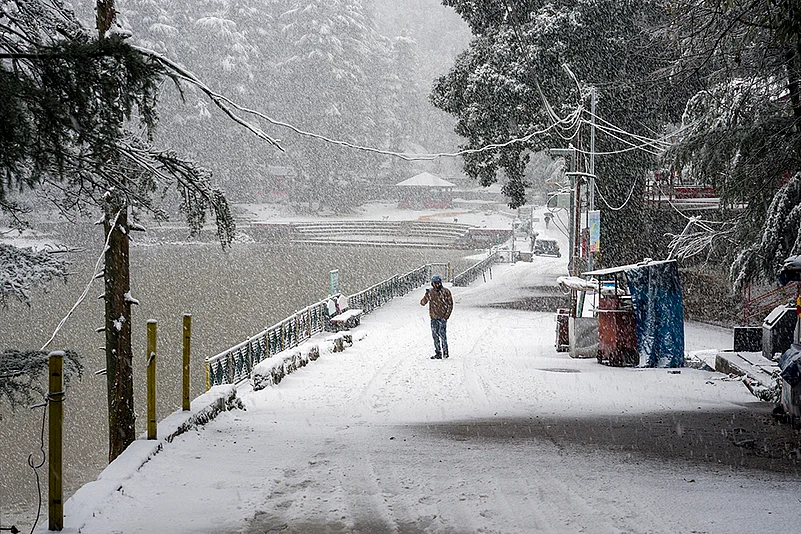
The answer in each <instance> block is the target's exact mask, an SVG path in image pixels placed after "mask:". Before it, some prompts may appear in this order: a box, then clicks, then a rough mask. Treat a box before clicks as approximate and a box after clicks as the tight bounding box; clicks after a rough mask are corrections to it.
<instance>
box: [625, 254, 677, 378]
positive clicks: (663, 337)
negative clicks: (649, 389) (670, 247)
mask: <svg viewBox="0 0 801 534" xmlns="http://www.w3.org/2000/svg"><path fill="white" fill-rule="evenodd" d="M626 278H627V279H628V285H629V292H630V293H631V300H632V304H633V305H634V314H635V316H636V318H637V326H636V329H637V344H638V345H639V352H640V365H645V366H648V367H682V366H683V365H684V304H683V301H682V297H681V284H680V283H679V268H678V265H677V264H676V262H675V261H665V262H654V263H648V264H644V265H632V266H631V268H630V269H626Z"/></svg>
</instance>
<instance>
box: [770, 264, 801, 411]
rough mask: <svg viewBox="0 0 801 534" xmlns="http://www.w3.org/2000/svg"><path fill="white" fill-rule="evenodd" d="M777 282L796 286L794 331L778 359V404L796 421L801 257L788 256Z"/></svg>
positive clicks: (800, 380) (800, 377) (800, 386)
mask: <svg viewBox="0 0 801 534" xmlns="http://www.w3.org/2000/svg"><path fill="white" fill-rule="evenodd" d="M778 280H779V283H780V284H781V285H783V286H784V285H787V284H790V283H795V284H796V309H795V331H794V333H793V337H792V344H791V345H790V348H788V349H787V350H786V351H785V352H784V353H783V354H782V356H781V358H780V359H779V370H780V376H781V385H782V391H781V398H780V403H781V405H782V407H783V408H784V410H785V413H787V414H789V415H790V416H791V417H793V419H797V418H799V417H801V256H790V257H789V258H787V259H786V260H784V265H782V268H781V269H780V270H779V274H778ZM777 309H778V308H777ZM775 311H776V310H774V312H775ZM764 329H765V327H764V325H763V334H762V335H763V341H762V343H763V345H764V344H765V339H764V338H765V336H766V335H768V332H766V331H765V330H764Z"/></svg>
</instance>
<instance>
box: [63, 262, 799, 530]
mask: <svg viewBox="0 0 801 534" xmlns="http://www.w3.org/2000/svg"><path fill="white" fill-rule="evenodd" d="M550 267H552V266H550V265H549V264H548V263H547V261H546V262H534V263H518V264H516V265H508V264H507V265H502V266H497V267H496V268H494V271H493V272H494V276H493V278H492V280H491V281H490V282H488V283H486V284H484V283H482V282H477V283H476V284H474V285H473V286H472V287H469V288H453V294H454V299H455V303H456V305H455V311H454V313H453V316H452V318H451V321H450V322H449V339H450V353H451V358H450V359H449V360H445V361H439V360H430V359H429V355H430V354H431V353H432V351H433V349H432V343H431V339H430V333H429V327H428V318H427V313H426V310H425V309H424V308H422V307H420V305H419V302H418V301H419V298H420V296H421V295H422V290H418V291H417V292H415V293H412V294H410V295H407V296H406V297H404V298H401V299H397V300H395V301H393V302H391V303H390V304H388V305H387V306H385V307H383V308H381V309H379V310H377V311H375V312H374V313H373V314H371V315H369V316H367V317H365V319H364V320H363V323H362V326H361V327H359V330H360V331H361V332H363V333H364V334H366V337H365V338H364V339H363V340H361V341H358V342H356V343H355V344H354V345H353V346H352V347H350V348H348V349H347V350H346V351H345V352H342V353H338V354H333V355H331V354H329V355H326V356H324V357H321V358H320V359H319V360H317V361H315V362H312V363H310V364H309V365H308V366H306V367H304V368H302V369H300V370H298V371H296V372H295V373H293V374H291V375H289V376H288V377H287V378H285V379H284V380H283V381H282V382H281V383H280V384H279V385H278V386H275V387H270V388H267V389H266V390H262V391H258V392H253V391H250V390H249V389H248V388H247V387H245V388H242V389H241V390H240V396H241V397H242V398H243V400H244V403H245V406H246V408H247V409H246V410H245V411H241V410H234V411H231V412H226V413H223V414H221V415H220V416H218V418H217V419H216V420H214V421H212V422H210V423H209V424H207V425H206V426H205V427H203V428H200V429H197V430H195V431H192V432H189V433H187V434H184V435H182V436H179V437H178V438H176V439H175V441H173V442H172V443H170V444H166V445H165V447H164V450H163V451H162V452H160V453H159V454H157V455H156V456H154V457H153V458H152V459H151V460H150V461H149V462H148V463H146V464H145V465H144V467H142V468H141V469H140V470H139V472H137V473H135V474H133V475H132V476H131V478H130V479H128V480H127V481H126V482H125V483H124V484H123V485H122V487H121V488H120V489H119V491H117V492H116V493H115V494H114V496H113V497H112V498H110V499H109V500H108V501H105V502H96V503H93V504H92V505H87V506H91V508H92V511H93V512H94V517H91V515H92V514H88V516H89V517H91V519H89V520H88V522H87V523H86V524H85V525H84V527H83V528H82V529H81V532H83V533H86V534H90V533H109V532H125V533H139V532H141V533H150V532H181V533H225V532H228V533H233V532H243V533H256V532H259V533H261V532H294V533H309V532H311V533H323V532H361V533H368V532H369V533H373V532H408V533H415V532H442V533H462V532H502V533H515V532H553V533H565V532H568V533H569V532H591V533H607V532H608V533H619V532H633V533H642V532H666V533H668V532H669V533H675V532H708V533H713V532H719V533H729V532H741V533H749V532H754V533H755V532H773V533H780V532H798V531H799V521H801V509H799V506H798V502H799V499H798V494H799V488H800V487H801V478H799V474H798V471H797V469H796V468H795V467H794V464H793V463H792V462H791V461H788V460H782V459H777V458H776V457H771V456H770V454H767V455H766V454H762V455H760V454H758V453H759V450H758V447H753V446H752V447H750V448H749V446H747V445H743V443H745V442H744V441H742V440H741V441H742V442H741V443H739V445H738V442H737V440H738V439H739V437H742V436H741V434H743V433H747V432H749V431H759V432H764V433H766V434H767V433H770V434H771V436H773V437H776V436H779V437H782V436H784V435H789V434H788V432H790V431H789V430H787V429H786V428H782V427H776V426H775V425H771V424H770V421H769V417H768V416H767V415H766V414H767V413H768V412H769V409H770V406H768V405H766V404H764V403H760V402H758V401H756V399H755V398H753V397H752V396H751V395H750V394H749V393H748V391H747V390H746V388H745V387H743V385H742V384H741V383H739V382H736V381H727V380H723V379H722V378H723V377H722V375H720V374H716V373H710V372H704V371H699V370H694V369H682V370H681V372H680V374H671V373H668V372H667V371H666V370H665V369H621V368H609V367H606V366H602V365H599V364H598V363H597V362H596V361H595V360H576V359H571V358H570V357H569V356H567V355H566V354H564V353H557V352H555V350H554V347H553V345H554V328H555V323H554V316H553V314H547V313H538V312H526V311H519V310H512V309H506V308H502V307H489V306H487V305H488V304H492V303H495V302H506V301H508V298H509V297H510V295H515V294H517V295H520V294H522V293H523V292H525V291H526V289H525V288H528V287H530V286H531V284H532V282H533V281H536V280H539V279H540V278H542V277H544V276H545V275H546V274H547V272H548V270H549V269H550ZM727 334H730V332H727V331H726V330H722V329H712V332H711V331H710V327H703V328H698V327H697V325H692V324H688V326H687V338H688V345H687V349H688V350H694V349H699V348H706V345H708V344H710V341H713V340H714V339H715V338H713V337H710V336H718V338H719V339H721V341H722V340H723V339H724V337H725V336H726V335H727ZM745 435H748V434H745ZM752 445H753V444H752ZM79 511H82V512H86V510H76V509H75V507H73V508H71V503H69V502H68V503H67V513H68V514H69V513H76V512H79Z"/></svg>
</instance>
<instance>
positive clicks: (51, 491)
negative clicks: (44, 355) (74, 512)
mask: <svg viewBox="0 0 801 534" xmlns="http://www.w3.org/2000/svg"><path fill="white" fill-rule="evenodd" d="M48 357H49V371H50V383H49V389H50V394H49V396H48V401H49V402H48V407H49V409H50V421H49V423H50V425H49V427H50V428H49V431H50V437H49V442H48V450H49V452H50V454H49V456H50V465H49V468H48V507H47V513H48V519H49V526H48V530H62V529H63V528H64V500H63V492H62V486H63V478H62V450H63V448H62V435H63V429H64V405H63V401H64V352H63V351H60V350H54V351H53V352H51V353H50V354H49V355H48Z"/></svg>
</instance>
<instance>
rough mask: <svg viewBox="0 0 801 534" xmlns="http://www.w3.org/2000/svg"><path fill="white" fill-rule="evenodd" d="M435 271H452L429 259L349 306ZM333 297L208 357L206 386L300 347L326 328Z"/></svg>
mask: <svg viewBox="0 0 801 534" xmlns="http://www.w3.org/2000/svg"><path fill="white" fill-rule="evenodd" d="M434 273H443V274H445V278H446V279H447V276H448V274H449V273H450V264H448V263H429V264H427V265H423V266H421V267H418V268H417V269H415V270H413V271H410V272H408V273H406V274H402V275H395V276H393V277H392V278H388V279H387V280H384V281H383V282H379V283H377V284H375V285H373V286H371V287H368V288H367V289H365V290H363V291H360V292H358V293H356V294H353V295H351V296H350V297H348V306H349V307H350V308H359V309H361V310H362V312H363V313H365V314H368V313H370V312H371V311H373V310H375V309H376V308H378V307H380V306H383V305H384V304H386V303H387V302H389V301H390V300H392V299H393V298H394V297H400V296H403V295H406V294H407V293H409V292H410V291H412V290H413V289H416V288H418V287H420V286H422V285H424V284H425V283H426V282H428V281H429V280H430V279H431V276H433V274H434ZM329 298H330V297H328V298H326V299H323V300H321V301H320V302H318V303H316V304H312V305H311V306H309V307H307V308H304V309H303V310H301V311H299V312H297V313H295V314H293V315H291V316H290V317H287V318H286V319H284V320H283V321H281V322H279V323H276V324H275V325H273V326H271V327H270V328H267V329H265V330H263V331H261V332H259V333H258V334H256V335H255V336H253V337H251V338H248V339H247V340H245V341H243V342H242V343H240V344H238V345H235V346H233V347H231V348H230V349H228V350H225V351H223V352H221V353H219V354H217V355H216V356H212V357H210V358H206V360H205V362H204V364H205V367H206V389H207V390H208V389H210V388H211V387H212V386H217V385H220V384H236V383H237V382H240V381H242V380H245V379H247V378H250V374H251V372H252V371H253V367H254V366H255V365H256V364H258V363H259V362H261V361H262V360H264V359H265V358H271V357H273V356H275V355H276V354H278V353H279V352H283V351H285V350H288V349H291V348H294V347H297V346H298V345H300V344H301V343H303V342H304V341H306V340H308V339H309V338H311V337H312V336H314V335H315V334H319V333H320V332H322V331H324V330H325V324H326V320H327V319H328V308H327V302H328V300H329Z"/></svg>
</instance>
